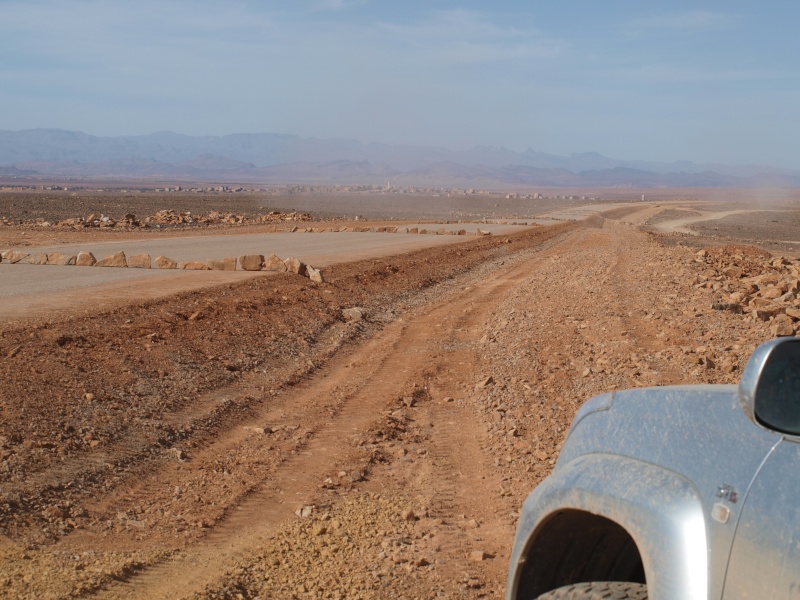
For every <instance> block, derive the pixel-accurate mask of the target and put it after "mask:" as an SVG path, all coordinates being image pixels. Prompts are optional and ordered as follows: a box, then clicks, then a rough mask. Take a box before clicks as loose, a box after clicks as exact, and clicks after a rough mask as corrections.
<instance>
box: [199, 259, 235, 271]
mask: <svg viewBox="0 0 800 600" xmlns="http://www.w3.org/2000/svg"><path fill="white" fill-rule="evenodd" d="M236 262H237V261H236V259H235V258H223V259H222V260H213V259H208V260H207V261H206V264H207V265H208V268H209V269H211V270H212V271H235V270H236Z"/></svg>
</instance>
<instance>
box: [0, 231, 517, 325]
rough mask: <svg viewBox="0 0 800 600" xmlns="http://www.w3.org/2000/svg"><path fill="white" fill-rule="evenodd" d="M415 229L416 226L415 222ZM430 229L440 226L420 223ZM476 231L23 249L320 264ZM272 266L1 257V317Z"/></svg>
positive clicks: (111, 300) (203, 283) (148, 295)
mask: <svg viewBox="0 0 800 600" xmlns="http://www.w3.org/2000/svg"><path fill="white" fill-rule="evenodd" d="M409 227H413V225H410V226H409ZM419 227H421V228H422V227H427V228H429V229H430V230H433V228H434V227H435V228H439V227H441V226H440V225H420V226H419ZM460 227H463V228H465V229H467V231H468V232H472V233H474V231H475V229H476V228H477V227H480V229H481V230H482V231H486V232H490V233H492V234H495V235H498V234H504V233H513V232H516V231H521V230H523V229H524V227H523V226H513V225H498V224H489V223H487V224H480V225H479V226H477V225H471V226H467V225H461V226H460ZM465 239H474V237H472V236H466V237H465V236H456V235H409V234H388V233H349V232H340V233H330V232H326V233H270V234H234V235H213V236H196V237H188V238H187V237H183V238H153V239H143V240H136V241H134V240H127V241H114V242H94V243H84V244H72V245H66V244H62V245H56V246H48V247H35V248H32V247H26V248H19V249H20V250H23V251H25V252H29V253H31V252H36V253H50V252H62V253H65V254H68V253H71V254H77V253H78V252H79V251H81V250H85V251H88V252H92V253H93V254H94V255H95V256H96V257H97V258H98V259H100V258H103V257H106V256H110V255H112V254H114V253H115V252H119V251H123V252H125V254H126V255H128V256H130V255H133V254H139V253H146V254H150V255H151V256H152V257H154V258H155V257H156V256H159V255H163V256H168V257H170V258H172V259H174V260H177V261H194V260H201V261H202V260H207V259H221V258H224V257H239V256H242V255H246V254H263V255H266V256H268V255H270V254H276V255H278V256H279V257H281V258H286V257H289V256H295V257H297V258H299V259H300V260H303V261H304V262H306V263H308V264H312V265H314V266H315V267H326V266H329V265H331V264H335V263H337V262H343V261H351V260H361V259H367V258H378V257H383V256H391V255H393V254H399V253H402V252H407V251H411V250H416V249H420V248H427V247H431V246H439V245H444V244H452V243H458V242H460V241H464V240H465ZM265 274H267V272H263V271H258V272H255V273H248V272H235V273H231V272H221V271H191V272H190V271H178V270H170V271H163V270H160V269H108V268H95V267H56V266H38V265H23V264H15V265H10V264H6V263H0V281H2V285H0V300H2V302H0V322H2V321H9V320H16V319H22V318H27V317H32V316H42V315H44V314H47V312H48V311H62V310H72V309H76V308H78V309H82V310H87V311H88V310H97V309H98V308H99V307H107V306H109V305H111V304H124V303H127V302H131V301H141V300H148V299H153V298H157V297H163V296H165V295H168V294H173V293H178V292H181V291H188V290H193V289H198V288H202V287H207V286H211V285H219V284H222V283H227V282H234V281H239V280H241V279H244V278H247V277H257V276H259V275H265Z"/></svg>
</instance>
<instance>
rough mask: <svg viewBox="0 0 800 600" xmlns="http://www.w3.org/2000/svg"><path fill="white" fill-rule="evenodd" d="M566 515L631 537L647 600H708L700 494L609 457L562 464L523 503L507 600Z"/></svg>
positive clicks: (675, 478) (654, 470) (666, 474)
mask: <svg viewBox="0 0 800 600" xmlns="http://www.w3.org/2000/svg"><path fill="white" fill-rule="evenodd" d="M564 510H579V511H585V512H588V513H591V514H595V515H600V516H603V517H605V518H607V519H610V520H611V521H614V522H615V523H617V524H618V525H620V526H621V527H622V528H624V529H625V530H626V531H627V532H628V533H629V534H630V536H631V537H632V538H633V540H634V542H635V543H636V545H637V548H638V550H639V554H640V556H641V558H642V563H643V565H644V571H645V577H646V579H647V585H648V593H649V598H650V600H674V599H675V598H681V599H682V600H707V598H708V593H709V590H708V555H707V551H706V548H707V547H708V546H707V533H706V522H705V516H704V511H703V507H702V502H701V501H700V497H699V495H698V492H697V490H696V488H695V487H694V486H693V485H692V484H691V482H689V481H688V480H687V479H685V478H684V477H681V476H680V475H678V474H677V473H675V472H673V471H668V470H666V469H663V468H660V467H657V466H655V465H653V464H650V463H646V462H643V461H639V460H635V459H631V458H628V457H623V456H618V455H609V454H588V455H582V456H579V457H577V458H575V459H574V460H572V461H571V462H569V463H566V464H564V465H561V464H559V465H558V468H557V469H556V471H554V472H553V474H552V475H550V476H549V477H548V478H546V479H545V480H544V481H543V482H542V483H541V484H540V485H539V486H538V487H537V488H536V489H535V490H534V491H533V493H532V494H531V495H530V496H529V497H528V499H527V500H526V501H525V506H524V509H523V511H522V516H521V518H520V523H519V524H518V527H517V536H516V539H515V542H514V549H513V551H512V556H511V568H510V569H509V576H508V586H507V597H508V598H509V599H513V598H516V592H517V587H518V585H519V577H520V573H521V572H522V569H521V565H522V563H523V562H524V558H525V557H526V556H527V554H528V549H529V548H530V547H532V545H533V544H535V543H536V537H537V533H538V532H539V531H541V529H542V527H543V526H544V525H545V524H546V523H547V521H548V520H549V519H551V518H553V517H554V516H555V515H557V514H558V513H560V512H563V511H564ZM578 535H579V532H578Z"/></svg>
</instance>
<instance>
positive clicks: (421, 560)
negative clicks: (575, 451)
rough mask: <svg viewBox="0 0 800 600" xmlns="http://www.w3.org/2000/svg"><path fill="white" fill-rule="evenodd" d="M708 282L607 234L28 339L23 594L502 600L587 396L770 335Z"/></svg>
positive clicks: (673, 373) (14, 428) (482, 248)
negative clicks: (542, 485)
mask: <svg viewBox="0 0 800 600" xmlns="http://www.w3.org/2000/svg"><path fill="white" fill-rule="evenodd" d="M627 218H628V219H630V218H631V216H630V215H628V217H627ZM704 268H705V265H700V264H699V263H698V262H697V261H696V260H695V250H690V249H687V248H682V247H679V246H674V245H672V246H668V247H667V246H664V245H662V244H660V243H659V241H658V238H657V237H656V236H652V235H648V234H645V233H642V232H640V231H638V230H637V229H635V228H634V227H632V226H630V225H627V224H625V223H622V222H619V221H614V220H610V219H605V220H604V219H601V218H594V219H589V220H588V221H585V222H583V223H578V224H576V223H566V224H561V225H558V226H555V227H552V228H541V230H538V231H530V232H525V233H521V234H515V235H509V236H506V237H504V238H499V237H498V238H495V239H480V240H474V241H471V242H468V243H466V244H461V245H458V246H447V247H444V248H434V249H427V250H423V251H419V252H415V253H412V254H408V255H404V256H398V257H392V258H390V259H382V260H370V261H364V262H360V263H353V264H348V265H339V266H336V267H332V268H331V272H330V279H329V282H328V283H326V284H323V285H318V286H314V285H313V284H310V283H309V282H308V281H307V280H301V279H300V278H292V277H291V276H288V275H281V276H277V277H274V278H270V279H269V281H267V280H265V279H263V278H262V279H259V280H250V281H246V282H242V283H239V284H235V285H234V284H231V285H230V286H229V287H227V288H218V289H216V290H210V291H206V292H193V293H191V294H184V295H182V296H179V297H176V298H173V299H167V300H159V301H154V302H148V303H142V304H141V305H140V306H133V307H128V308H126V309H120V310H115V311H110V312H108V313H104V314H101V315H97V316H95V317H82V316H73V317H69V318H65V319H63V320H61V321H51V322H49V323H43V324H42V325H41V326H40V327H39V328H38V329H33V330H31V329H25V330H9V331H5V332H3V333H2V334H1V335H2V337H0V357H4V358H1V359H0V365H2V367H3V368H2V373H3V379H2V382H0V394H2V398H3V401H4V403H3V412H2V420H0V435H2V436H3V437H2V438H0V441H2V450H3V469H2V471H0V476H2V481H1V483H0V525H1V526H2V531H3V533H4V534H5V537H4V538H2V542H0V561H1V563H2V575H0V589H2V590H3V593H4V594H6V595H8V596H9V597H36V598H62V597H75V596H77V597H93V596H97V597H103V598H148V597H150V598H177V597H195V598H435V597H444V598H462V597H463V598H474V597H500V596H501V595H502V591H503V586H504V577H505V571H506V568H507V560H508V552H509V550H510V544H511V541H512V534H513V528H514V525H515V520H516V517H517V515H518V510H519V508H520V506H521V503H522V500H523V499H524V497H525V496H526V495H527V493H529V491H530V490H531V489H532V487H533V486H534V485H535V484H536V483H537V482H538V481H540V480H541V479H542V478H543V477H544V476H545V475H546V474H547V473H548V472H549V470H550V469H551V467H552V465H553V463H554V461H555V458H556V456H557V453H558V449H559V447H560V443H561V441H562V439H563V436H564V434H565V432H566V429H567V427H568V426H569V423H570V421H571V419H572V416H573V415H574V412H575V411H576V410H577V408H578V406H580V404H581V403H582V402H583V401H584V400H586V399H588V398H589V397H590V396H592V395H594V394H596V393H600V392H604V391H608V390H612V389H619V388H625V387H633V386H642V385H655V384H666V383H677V382H683V383H699V382H734V381H737V380H738V376H739V371H740V369H741V367H742V365H743V363H744V361H745V360H746V358H747V356H749V353H750V352H751V351H752V349H753V348H754V347H755V345H756V344H758V343H759V342H761V341H763V340H764V339H766V338H767V337H768V336H769V332H768V330H767V327H766V325H765V324H762V323H757V322H753V321H750V320H747V319H743V318H742V317H741V315H735V314H732V313H730V312H726V311H713V310H711V309H710V304H711V295H710V294H712V293H714V291H713V289H712V288H707V287H698V286H697V285H696V283H697V276H698V273H699V271H700V270H701V269H704ZM354 307H358V308H359V311H347V309H352V308H354ZM345 315H346V316H345ZM19 390H25V392H24V393H22V394H20V393H19Z"/></svg>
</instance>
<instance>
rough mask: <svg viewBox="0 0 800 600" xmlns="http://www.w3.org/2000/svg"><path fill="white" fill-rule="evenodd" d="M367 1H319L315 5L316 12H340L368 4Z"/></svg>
mask: <svg viewBox="0 0 800 600" xmlns="http://www.w3.org/2000/svg"><path fill="white" fill-rule="evenodd" d="M366 3H367V0H318V1H317V2H315V3H314V6H313V8H314V10H319V11H340V10H347V9H350V8H353V7H356V6H361V5H363V4H366Z"/></svg>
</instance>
